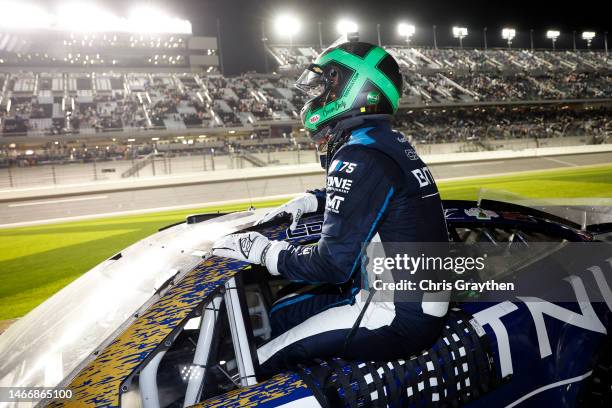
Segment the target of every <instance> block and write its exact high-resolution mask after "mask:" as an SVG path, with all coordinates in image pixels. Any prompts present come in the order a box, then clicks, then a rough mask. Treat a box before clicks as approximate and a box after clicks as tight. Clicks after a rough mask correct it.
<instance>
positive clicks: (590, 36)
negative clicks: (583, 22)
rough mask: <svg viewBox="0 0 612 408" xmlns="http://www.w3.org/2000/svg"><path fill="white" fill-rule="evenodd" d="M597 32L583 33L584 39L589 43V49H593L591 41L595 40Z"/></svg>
mask: <svg viewBox="0 0 612 408" xmlns="http://www.w3.org/2000/svg"><path fill="white" fill-rule="evenodd" d="M595 35H596V34H595V31H583V32H582V39H583V40H584V41H586V42H587V48H591V41H593V38H595Z"/></svg>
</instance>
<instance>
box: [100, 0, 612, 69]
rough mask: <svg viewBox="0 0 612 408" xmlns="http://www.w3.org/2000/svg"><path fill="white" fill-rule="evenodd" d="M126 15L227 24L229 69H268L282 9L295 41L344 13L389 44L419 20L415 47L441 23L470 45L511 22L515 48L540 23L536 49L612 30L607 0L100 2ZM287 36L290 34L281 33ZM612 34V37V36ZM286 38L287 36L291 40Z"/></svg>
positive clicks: (331, 31) (203, 28)
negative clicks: (140, 8) (294, 28)
mask: <svg viewBox="0 0 612 408" xmlns="http://www.w3.org/2000/svg"><path fill="white" fill-rule="evenodd" d="M97 3H98V4H105V5H107V6H109V7H111V8H113V9H114V11H115V12H116V13H117V14H119V15H121V14H125V13H126V11H125V8H126V5H128V4H131V3H133V4H143V3H145V4H147V3H148V4H151V5H154V6H159V7H160V8H162V9H164V10H166V11H168V12H169V13H170V14H172V15H176V16H179V17H182V18H186V19H188V20H190V21H191V23H192V26H193V31H194V34H195V35H216V33H217V25H216V21H217V19H218V20H219V22H220V26H221V30H220V31H221V50H222V53H223V61H224V65H225V73H226V74H227V75H236V74H239V73H241V72H245V71H250V70H255V71H260V72H262V71H263V70H264V53H263V49H262V46H261V26H262V21H264V23H265V25H266V30H267V33H266V34H267V36H268V38H269V39H270V40H271V41H272V42H273V41H274V40H278V37H277V35H276V33H275V32H274V29H273V23H272V21H273V19H274V16H275V15H276V14H278V13H279V12H281V11H291V12H293V13H294V14H295V15H297V16H299V17H300V18H301V19H302V21H303V23H302V30H301V32H300V33H299V34H298V35H296V37H295V38H294V43H295V44H299V43H305V44H306V43H310V44H317V43H318V31H317V22H318V21H321V23H322V29H323V40H324V43H327V44H329V43H330V42H332V41H333V40H334V39H335V38H336V37H337V35H336V33H335V24H336V21H337V20H338V19H339V18H340V17H347V18H351V19H354V20H355V21H357V22H358V23H359V26H360V27H359V31H360V35H361V39H362V40H364V41H370V42H376V23H380V24H381V35H382V41H383V44H390V43H396V44H397V43H401V42H402V39H401V38H399V37H398V35H397V34H396V30H397V23H398V22H399V21H408V22H411V23H413V24H414V25H415V26H416V30H417V32H416V35H415V36H414V37H413V41H412V43H413V44H415V45H429V46H430V45H432V44H433V40H432V38H433V35H432V25H433V24H435V25H437V32H438V35H437V38H438V46H451V45H457V40H456V39H454V38H452V36H451V34H450V31H451V26H452V25H465V26H467V27H468V29H469V30H470V33H469V36H468V37H467V38H466V39H464V46H467V47H470V46H473V47H482V45H483V34H482V31H483V28H484V27H487V28H488V34H487V41H488V44H489V46H505V42H504V40H502V39H501V29H502V28H503V27H504V26H509V27H513V28H515V29H516V30H517V37H516V38H515V40H514V44H513V45H514V46H519V47H520V46H523V47H528V46H529V30H530V29H534V42H535V46H536V47H550V46H551V44H550V40H547V39H546V38H545V32H546V30H547V29H551V28H555V29H559V30H560V31H561V33H562V34H561V37H560V38H559V40H558V42H557V47H558V48H571V47H572V31H573V30H576V36H577V45H578V47H580V48H582V47H586V45H585V42H584V41H583V40H582V39H581V38H580V33H581V32H582V31H583V30H593V31H596V32H597V33H598V37H597V38H596V40H595V41H594V42H593V47H594V48H603V37H602V34H603V32H604V31H610V30H609V29H610V28H612V27H611V26H612V24H610V13H609V12H605V6H604V5H605V4H606V2H605V1H581V2H572V3H573V4H570V3H569V2H565V1H561V0H557V1H549V0H546V1H538V0H531V1H523V0H519V1H516V0H515V1H512V0H505V1H494V0H489V1H486V0H479V1H461V0H454V1H451V0H425V1H406V0H404V1H397V0H389V1H384V0H372V1H361V0H359V1H341V0H336V1H313V0H302V1H291V0H289V1H272V0H267V1H266V0H242V1H238V0H165V1H157V0H145V1H143V0H140V1H137V0H133V1H132V0H106V1H105V0H100V1H98V2H97ZM280 40H282V39H280ZM610 40H612V38H609V41H610ZM285 41H286V40H285ZM610 45H612V43H611V44H610Z"/></svg>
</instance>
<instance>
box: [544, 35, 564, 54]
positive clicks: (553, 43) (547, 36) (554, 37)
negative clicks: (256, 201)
mask: <svg viewBox="0 0 612 408" xmlns="http://www.w3.org/2000/svg"><path fill="white" fill-rule="evenodd" d="M560 35H561V32H560V31H559V30H548V31H547V32H546V38H548V39H549V40H551V41H552V47H553V51H554V50H555V43H556V42H557V38H559V36H560Z"/></svg>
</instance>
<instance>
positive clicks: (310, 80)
mask: <svg viewBox="0 0 612 408" xmlns="http://www.w3.org/2000/svg"><path fill="white" fill-rule="evenodd" d="M295 87H296V88H297V89H299V90H300V91H302V92H303V93H304V94H306V95H307V96H308V97H309V98H310V99H312V98H316V97H317V96H319V95H322V94H323V92H324V91H325V87H326V81H325V79H324V78H323V68H321V67H320V66H319V65H317V64H310V65H309V66H308V68H306V69H305V70H304V72H303V73H302V75H300V77H299V78H298V80H297V82H296V83H295Z"/></svg>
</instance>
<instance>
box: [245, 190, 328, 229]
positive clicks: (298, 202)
mask: <svg viewBox="0 0 612 408" xmlns="http://www.w3.org/2000/svg"><path fill="white" fill-rule="evenodd" d="M317 206H318V200H317V197H316V196H315V195H314V194H311V193H306V194H304V195H301V196H299V197H296V198H294V199H293V200H291V201H289V202H287V203H285V204H283V205H281V206H280V207H276V208H275V209H273V210H271V211H269V212H268V213H267V214H266V215H264V216H263V217H262V218H260V219H259V220H258V221H257V222H255V225H257V224H262V223H264V222H267V221H270V220H272V219H274V218H276V217H278V216H280V215H282V214H291V219H292V221H291V225H290V226H289V229H290V230H294V229H295V228H296V227H297V225H298V222H299V221H300V218H302V215H304V214H305V213H310V212H315V211H317Z"/></svg>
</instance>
